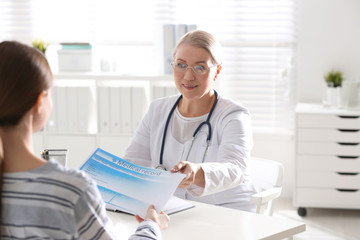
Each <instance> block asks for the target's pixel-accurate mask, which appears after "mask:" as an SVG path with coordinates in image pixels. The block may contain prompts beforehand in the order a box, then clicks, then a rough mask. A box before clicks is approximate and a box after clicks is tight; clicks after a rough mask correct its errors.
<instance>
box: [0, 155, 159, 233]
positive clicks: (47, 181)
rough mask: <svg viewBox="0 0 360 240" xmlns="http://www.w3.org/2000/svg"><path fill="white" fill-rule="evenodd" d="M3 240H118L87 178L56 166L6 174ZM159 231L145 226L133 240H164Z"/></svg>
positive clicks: (150, 223) (148, 223)
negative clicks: (160, 239)
mask: <svg viewBox="0 0 360 240" xmlns="http://www.w3.org/2000/svg"><path fill="white" fill-rule="evenodd" d="M0 238H1V239H62V240H66V239H87V240H88V239H116V235H115V233H114V231H113V229H112V223H111V220H110V219H109V218H108V216H107V215H106V210H105V203H104V202H103V200H102V197H101V195H100V192H99V190H98V188H97V186H96V183H95V181H93V180H92V179H91V178H90V177H89V176H87V175H86V174H85V173H84V172H82V171H79V170H75V169H67V168H65V167H63V166H62V165H61V164H59V163H57V162H56V161H55V160H53V159H50V160H49V162H48V163H46V164H44V165H43V166H41V167H40V168H37V169H34V170H31V171H27V172H15V173H4V174H3V191H2V221H1V236H0ZM159 238H161V232H160V228H159V226H158V225H157V224H156V223H154V222H153V221H150V220H147V221H143V222H142V223H141V224H140V225H139V227H138V229H137V230H136V232H135V234H134V235H132V236H131V237H130V239H131V240H137V239H159Z"/></svg>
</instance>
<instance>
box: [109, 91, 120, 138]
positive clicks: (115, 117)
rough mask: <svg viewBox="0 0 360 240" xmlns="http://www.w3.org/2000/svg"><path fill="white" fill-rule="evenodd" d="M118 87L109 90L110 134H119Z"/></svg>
mask: <svg viewBox="0 0 360 240" xmlns="http://www.w3.org/2000/svg"><path fill="white" fill-rule="evenodd" d="M120 101H121V99H120V87H111V88H110V132H111V133H120V132H121V112H120V110H121V109H120Z"/></svg>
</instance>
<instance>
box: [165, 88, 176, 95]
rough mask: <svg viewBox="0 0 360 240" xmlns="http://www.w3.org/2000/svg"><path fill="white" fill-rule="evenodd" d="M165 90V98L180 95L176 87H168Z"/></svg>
mask: <svg viewBox="0 0 360 240" xmlns="http://www.w3.org/2000/svg"><path fill="white" fill-rule="evenodd" d="M164 89H165V96H172V95H176V94H178V93H179V92H178V90H177V88H176V87H174V86H167V87H164Z"/></svg>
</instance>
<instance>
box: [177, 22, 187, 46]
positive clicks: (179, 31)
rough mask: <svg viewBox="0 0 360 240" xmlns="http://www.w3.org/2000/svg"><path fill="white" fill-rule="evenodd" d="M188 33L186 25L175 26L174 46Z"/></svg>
mask: <svg viewBox="0 0 360 240" xmlns="http://www.w3.org/2000/svg"><path fill="white" fill-rule="evenodd" d="M187 32H188V28H187V25H186V24H178V25H176V32H175V44H174V45H176V44H177V42H178V41H179V40H180V38H181V37H182V36H184V35H185V34H186V33H187ZM174 47H175V46H174Z"/></svg>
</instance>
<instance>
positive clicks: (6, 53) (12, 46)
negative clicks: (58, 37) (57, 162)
mask: <svg viewBox="0 0 360 240" xmlns="http://www.w3.org/2000/svg"><path fill="white" fill-rule="evenodd" d="M52 79H53V76H52V72H51V69H50V66H49V63H48V61H47V60H46V57H45V56H44V55H43V54H42V53H41V52H40V51H39V50H37V49H35V48H33V47H30V46H27V45H24V44H22V43H19V42H15V41H4V42H1V43H0V128H7V127H11V126H15V125H17V124H18V123H19V121H20V120H21V118H22V117H23V116H24V115H25V114H26V113H27V112H28V111H29V110H30V109H31V108H32V107H33V106H34V104H35V103H36V100H37V97H38V96H39V94H40V93H41V92H42V91H44V90H47V89H49V88H50V87H51V84H52V81H53V80H52ZM3 141H4V139H1V135H0V201H1V199H2V198H1V193H2V180H3V166H4V159H5V156H4V154H5V153H4V149H3V143H2V142H3ZM1 207H2V204H1V202H0V220H1V219H2V211H1Z"/></svg>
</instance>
